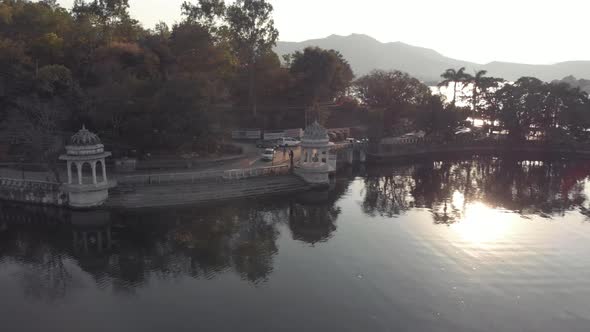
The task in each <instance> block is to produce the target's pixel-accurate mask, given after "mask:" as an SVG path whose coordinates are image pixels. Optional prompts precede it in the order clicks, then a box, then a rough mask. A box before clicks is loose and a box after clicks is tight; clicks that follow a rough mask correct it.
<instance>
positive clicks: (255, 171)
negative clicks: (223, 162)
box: [223, 165, 290, 180]
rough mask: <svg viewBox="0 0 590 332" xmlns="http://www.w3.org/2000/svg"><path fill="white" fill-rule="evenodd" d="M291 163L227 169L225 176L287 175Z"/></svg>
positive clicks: (230, 178) (230, 177) (235, 177)
mask: <svg viewBox="0 0 590 332" xmlns="http://www.w3.org/2000/svg"><path fill="white" fill-rule="evenodd" d="M289 171H290V166H289V165H280V166H271V167H258V168H247V169H235V170H229V171H225V172H224V174H223V178H224V179H226V180H239V179H246V178H254V177H260V176H275V175H286V174H289Z"/></svg>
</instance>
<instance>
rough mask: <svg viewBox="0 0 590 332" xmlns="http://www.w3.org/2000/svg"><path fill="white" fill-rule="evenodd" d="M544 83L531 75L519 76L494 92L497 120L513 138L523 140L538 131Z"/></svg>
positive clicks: (543, 97)
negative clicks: (497, 108) (497, 111)
mask: <svg viewBox="0 0 590 332" xmlns="http://www.w3.org/2000/svg"><path fill="white" fill-rule="evenodd" d="M544 84H545V83H543V82H542V81H540V80H538V79H536V78H533V77H521V78H520V79H518V80H517V81H516V82H514V84H507V85H505V86H504V87H503V88H502V89H499V90H498V91H497V92H496V98H497V103H498V107H499V114H498V115H499V120H500V122H501V124H502V125H503V126H504V128H505V129H506V130H508V134H509V137H510V138H512V139H513V140H525V139H527V138H529V137H530V135H535V134H536V133H537V132H538V131H539V129H540V128H539V125H538V124H539V119H540V116H541V114H542V113H543V109H544V107H545V105H544V102H545V86H544Z"/></svg>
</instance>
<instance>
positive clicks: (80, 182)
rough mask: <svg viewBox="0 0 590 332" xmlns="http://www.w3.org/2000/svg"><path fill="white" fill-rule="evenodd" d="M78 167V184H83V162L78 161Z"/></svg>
mask: <svg viewBox="0 0 590 332" xmlns="http://www.w3.org/2000/svg"><path fill="white" fill-rule="evenodd" d="M76 168H77V170H78V184H82V163H76Z"/></svg>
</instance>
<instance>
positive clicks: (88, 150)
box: [59, 126, 116, 208]
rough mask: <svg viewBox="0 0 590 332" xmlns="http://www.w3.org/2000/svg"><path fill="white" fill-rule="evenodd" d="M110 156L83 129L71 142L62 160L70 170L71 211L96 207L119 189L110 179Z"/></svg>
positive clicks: (96, 137)
mask: <svg viewBox="0 0 590 332" xmlns="http://www.w3.org/2000/svg"><path fill="white" fill-rule="evenodd" d="M110 156H111V153H110V152H105V151H104V145H103V144H102V142H101V141H100V138H98V136H97V135H96V134H94V133H92V132H90V131H89V130H87V129H86V128H85V127H84V126H82V129H80V131H78V132H77V133H76V134H74V136H72V137H71V138H70V142H69V144H68V145H67V146H66V154H65V155H62V156H60V157H59V159H60V160H65V161H66V163H67V167H68V183H67V184H65V185H64V187H65V189H66V192H67V193H68V196H69V206H70V207H73V208H91V207H97V206H100V205H102V204H103V203H104V202H105V201H106V200H107V198H108V196H109V189H110V188H112V187H114V186H115V185H116V183H115V182H114V181H109V179H108V178H107V168H106V163H105V160H106V158H107V157H110ZM87 166H88V167H87ZM97 169H98V170H99V171H98V172H97ZM97 173H98V174H97Z"/></svg>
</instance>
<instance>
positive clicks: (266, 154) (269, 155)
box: [262, 149, 275, 161]
mask: <svg viewBox="0 0 590 332" xmlns="http://www.w3.org/2000/svg"><path fill="white" fill-rule="evenodd" d="M273 159H275V150H274V149H264V151H262V160H265V161H272V160H273Z"/></svg>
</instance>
